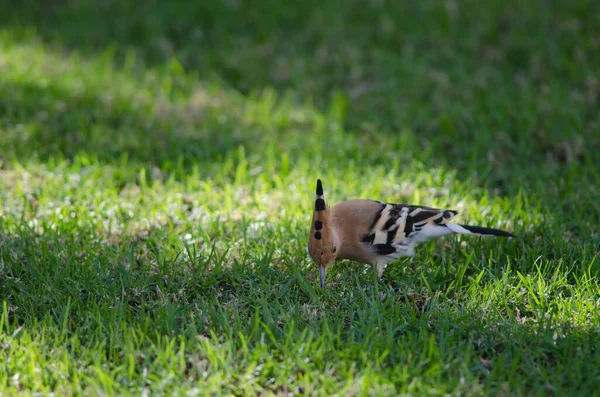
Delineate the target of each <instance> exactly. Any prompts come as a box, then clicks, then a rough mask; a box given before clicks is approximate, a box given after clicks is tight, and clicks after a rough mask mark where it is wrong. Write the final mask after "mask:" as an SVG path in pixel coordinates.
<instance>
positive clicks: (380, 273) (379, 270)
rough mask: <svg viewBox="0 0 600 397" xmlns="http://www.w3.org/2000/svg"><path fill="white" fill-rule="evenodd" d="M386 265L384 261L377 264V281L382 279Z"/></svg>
mask: <svg viewBox="0 0 600 397" xmlns="http://www.w3.org/2000/svg"><path fill="white" fill-rule="evenodd" d="M384 267H385V265H384V264H383V263H378V264H377V281H381V276H383V268H384Z"/></svg>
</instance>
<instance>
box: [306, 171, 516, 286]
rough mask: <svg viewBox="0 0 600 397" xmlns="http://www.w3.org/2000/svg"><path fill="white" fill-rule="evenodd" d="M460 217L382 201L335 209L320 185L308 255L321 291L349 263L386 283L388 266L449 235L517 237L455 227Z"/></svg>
mask: <svg viewBox="0 0 600 397" xmlns="http://www.w3.org/2000/svg"><path fill="white" fill-rule="evenodd" d="M457 214H458V211H455V210H449V209H440V208H432V207H426V206H421V205H411V204H394V203H388V202H384V201H379V200H369V199H351V200H347V201H343V202H340V203H338V204H336V205H334V206H333V207H330V206H329V205H328V204H327V202H326V201H325V196H324V193H323V184H322V182H321V179H317V186H316V198H315V202H314V209H313V213H312V219H311V227H310V234H309V238H308V253H309V255H310V256H311V258H312V260H313V262H314V263H315V264H316V265H317V266H318V267H319V273H320V284H321V288H325V277H326V275H327V269H328V268H329V267H330V266H331V265H332V264H333V263H334V262H336V261H340V260H344V259H349V260H352V261H356V262H360V263H364V264H369V265H371V266H372V267H373V268H374V269H376V270H377V280H378V281H381V277H382V274H383V270H384V268H385V267H386V265H387V264H388V263H390V262H392V261H394V260H396V259H398V258H400V257H404V256H408V257H413V256H414V254H415V246H416V245H417V244H419V243H422V242H425V241H428V240H431V239H434V238H438V237H442V236H446V235H450V234H469V235H479V236H499V237H509V238H510V237H514V235H513V234H512V233H509V232H507V231H504V230H500V229H492V228H487V227H482V226H470V225H461V224H458V223H452V222H450V221H451V220H452V219H453V218H454V216H455V215H457Z"/></svg>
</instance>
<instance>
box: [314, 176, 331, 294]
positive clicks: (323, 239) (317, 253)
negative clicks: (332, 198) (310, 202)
mask: <svg viewBox="0 0 600 397" xmlns="http://www.w3.org/2000/svg"><path fill="white" fill-rule="evenodd" d="M316 193H317V194H316V199H315V203H314V209H313V216H312V220H311V226H310V235H309V237H308V252H309V254H310V256H311V257H312V259H313V260H314V261H315V263H316V264H317V266H319V272H320V277H321V288H324V287H325V275H326V274H327V269H328V268H329V266H331V265H332V264H333V262H335V258H336V256H337V252H338V247H337V246H336V243H337V241H336V240H337V237H336V234H335V230H334V228H333V225H332V219H331V217H330V215H331V214H330V209H329V207H328V205H327V203H326V202H325V198H324V195H323V185H322V183H321V180H320V179H317V192H316Z"/></svg>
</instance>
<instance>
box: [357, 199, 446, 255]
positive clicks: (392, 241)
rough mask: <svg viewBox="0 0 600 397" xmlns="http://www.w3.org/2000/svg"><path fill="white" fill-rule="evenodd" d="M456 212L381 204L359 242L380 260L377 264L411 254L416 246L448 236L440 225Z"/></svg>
mask: <svg viewBox="0 0 600 397" xmlns="http://www.w3.org/2000/svg"><path fill="white" fill-rule="evenodd" d="M457 213H458V212H457V211H454V210H445V209H439V208H431V207H424V206H418V205H409V204H389V203H381V209H380V210H379V211H378V212H377V213H376V215H375V217H374V219H373V223H372V225H371V227H370V228H369V231H368V232H367V234H365V236H364V237H363V239H362V242H363V243H364V244H366V245H367V246H368V248H369V249H371V250H373V252H374V253H375V254H376V255H377V256H379V257H381V260H380V261H386V262H389V261H391V260H393V259H396V258H398V257H400V256H406V255H413V253H414V245H415V244H416V243H418V242H422V241H426V240H429V239H430V238H433V237H440V236H445V235H447V234H451V233H452V231H451V230H450V229H448V228H447V227H445V226H444V225H445V224H446V223H448V221H449V220H450V219H452V218H453V217H454V216H455V215H456V214H457Z"/></svg>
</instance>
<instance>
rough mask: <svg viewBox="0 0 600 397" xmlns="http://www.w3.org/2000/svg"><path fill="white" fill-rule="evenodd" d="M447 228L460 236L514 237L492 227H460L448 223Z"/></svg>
mask: <svg viewBox="0 0 600 397" xmlns="http://www.w3.org/2000/svg"><path fill="white" fill-rule="evenodd" d="M446 226H447V227H448V228H449V229H450V230H452V231H453V232H454V233H459V234H475V235H479V236H498V237H514V235H513V234H511V233H509V232H507V231H505V230H500V229H492V228H490V227H482V226H470V225H459V224H457V223H447V224H446Z"/></svg>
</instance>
